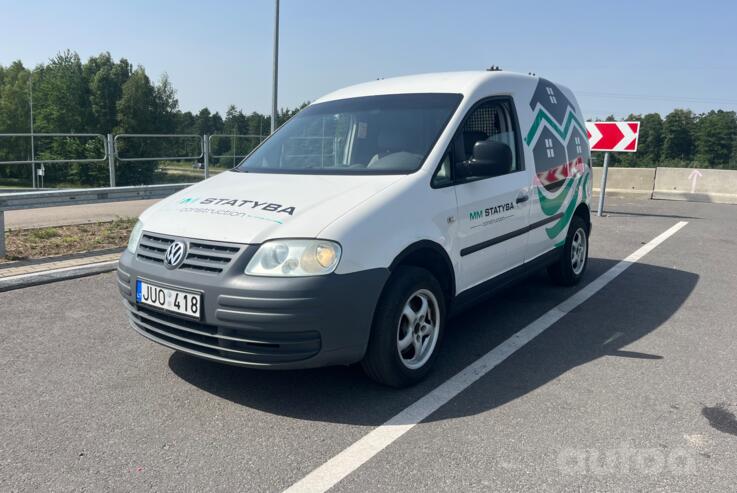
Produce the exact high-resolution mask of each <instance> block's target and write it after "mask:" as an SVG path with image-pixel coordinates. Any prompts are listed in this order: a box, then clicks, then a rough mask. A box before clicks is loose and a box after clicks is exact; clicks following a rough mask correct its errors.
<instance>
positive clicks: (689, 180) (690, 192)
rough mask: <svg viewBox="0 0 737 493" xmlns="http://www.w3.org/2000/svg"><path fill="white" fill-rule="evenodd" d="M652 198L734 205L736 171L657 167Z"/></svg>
mask: <svg viewBox="0 0 737 493" xmlns="http://www.w3.org/2000/svg"><path fill="white" fill-rule="evenodd" d="M607 193H609V185H607ZM652 198H654V199H666V200H687V201H691V202H716V203H721V204H737V170H726V169H695V168H657V171H656V173H655V188H654V189H653V194H652Z"/></svg>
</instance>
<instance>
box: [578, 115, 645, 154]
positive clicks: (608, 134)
mask: <svg viewBox="0 0 737 493" xmlns="http://www.w3.org/2000/svg"><path fill="white" fill-rule="evenodd" d="M586 130H587V133H588V137H589V145H590V146H591V150H592V151H614V152H636V151H637V139H638V137H639V134H640V122H586Z"/></svg>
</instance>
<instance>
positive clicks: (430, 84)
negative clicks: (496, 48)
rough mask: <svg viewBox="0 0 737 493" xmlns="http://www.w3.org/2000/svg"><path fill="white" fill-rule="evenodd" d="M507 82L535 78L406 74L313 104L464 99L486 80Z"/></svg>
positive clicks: (476, 73)
mask: <svg viewBox="0 0 737 493" xmlns="http://www.w3.org/2000/svg"><path fill="white" fill-rule="evenodd" d="M510 79H517V80H520V81H521V80H525V81H529V80H533V79H534V80H537V79H538V77H536V76H530V75H523V74H518V73H514V72H502V71H488V70H474V71H467V72H438V73H431V74H418V75H407V76H402V77H392V78H387V79H378V80H375V81H371V82H364V83H363V84H356V85H353V86H348V87H344V88H343V89H338V90H337V91H333V92H331V93H330V94H327V95H325V96H323V97H321V98H319V99H318V100H317V101H315V103H323V102H325V101H333V100H336V99H346V98H355V97H361V96H377V95H382V94H408V93H456V94H463V95H464V96H465V95H468V94H470V93H472V92H473V91H474V90H475V89H476V88H477V87H479V86H480V85H482V84H484V83H486V82H489V81H490V80H496V81H502V80H505V81H510Z"/></svg>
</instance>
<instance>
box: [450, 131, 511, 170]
mask: <svg viewBox="0 0 737 493" xmlns="http://www.w3.org/2000/svg"><path fill="white" fill-rule="evenodd" d="M511 168H512V149H510V148H509V146H508V145H507V144H504V143H502V142H494V141H493V140H480V141H478V142H476V143H475V144H474V146H473V155H472V156H471V159H469V160H468V161H463V162H461V163H458V164H457V165H456V174H457V175H458V176H459V177H461V178H468V177H471V176H479V177H484V178H489V177H492V176H499V175H503V174H506V173H509V171H510V169H511Z"/></svg>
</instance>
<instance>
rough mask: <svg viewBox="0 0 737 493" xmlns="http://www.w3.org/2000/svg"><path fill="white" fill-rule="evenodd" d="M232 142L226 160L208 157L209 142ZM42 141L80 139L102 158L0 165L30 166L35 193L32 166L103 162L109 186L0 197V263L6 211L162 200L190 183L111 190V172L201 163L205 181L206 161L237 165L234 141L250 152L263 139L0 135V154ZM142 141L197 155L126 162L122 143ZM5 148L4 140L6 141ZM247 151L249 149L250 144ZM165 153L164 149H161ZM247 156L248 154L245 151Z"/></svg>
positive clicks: (33, 160) (239, 156)
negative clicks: (185, 144)
mask: <svg viewBox="0 0 737 493" xmlns="http://www.w3.org/2000/svg"><path fill="white" fill-rule="evenodd" d="M225 137H227V138H228V139H231V146H232V151H233V152H232V153H228V154H221V155H217V154H212V153H211V152H210V145H211V143H212V142H213V139H218V138H225ZM18 138H31V139H44V138H65V139H69V138H79V139H85V138H86V139H95V140H97V139H99V140H100V141H101V147H102V152H103V156H101V157H99V158H98V157H95V158H64V159H57V158H54V159H43V158H39V159H37V158H36V157H35V155H33V151H32V152H31V159H27V160H17V159H14V160H6V161H0V166H3V165H23V164H30V165H31V166H32V170H33V171H32V173H33V175H32V176H33V186H34V188H35V187H36V180H35V178H36V164H41V165H43V164H44V163H47V164H72V163H104V162H105V161H107V162H108V168H109V173H110V186H109V187H104V188H87V189H72V190H44V191H29V192H19V191H17V190H15V191H13V192H12V193H0V257H4V256H5V211H11V210H20V209H41V208H47V207H58V206H65V205H80V204H95V203H104V202H120V201H128V200H144V199H161V198H164V197H167V196H168V195H171V194H172V193H175V192H177V191H179V190H181V189H183V188H185V187H188V186H190V185H191V184H192V183H178V184H164V185H140V186H124V187H116V186H115V168H116V166H117V164H118V163H120V165H125V163H129V162H143V161H198V160H200V159H202V160H203V161H204V163H203V177H204V178H208V177H209V175H210V160H211V159H231V158H232V159H233V160H236V159H242V158H243V157H245V156H246V154H247V153H246V154H243V153H240V154H239V153H238V150H237V146H236V140H238V139H248V140H249V142H253V141H254V140H256V142H255V144H254V145H253V146H252V147H251V148H250V149H253V148H255V147H256V146H257V145H258V144H259V143H260V142H261V141H263V139H264V138H265V137H264V136H260V135H228V134H212V135H192V134H118V135H112V134H108V135H107V136H105V135H102V134H56V133H55V134H26V133H13V134H7V133H6V134H0V150H3V139H18ZM145 139H149V140H156V141H165V140H166V139H170V140H172V139H179V140H183V139H184V140H188V141H190V143H191V144H194V146H195V148H196V151H195V152H194V153H190V154H184V155H161V154H158V155H157V154H154V155H151V156H149V155H143V156H129V155H126V154H125V150H126V149H125V147H126V142H131V141H136V140H138V141H139V143H141V141H144V140H145ZM5 142H7V140H6V141H5ZM249 146H250V144H249ZM164 147H166V146H164ZM249 152H250V150H249Z"/></svg>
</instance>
